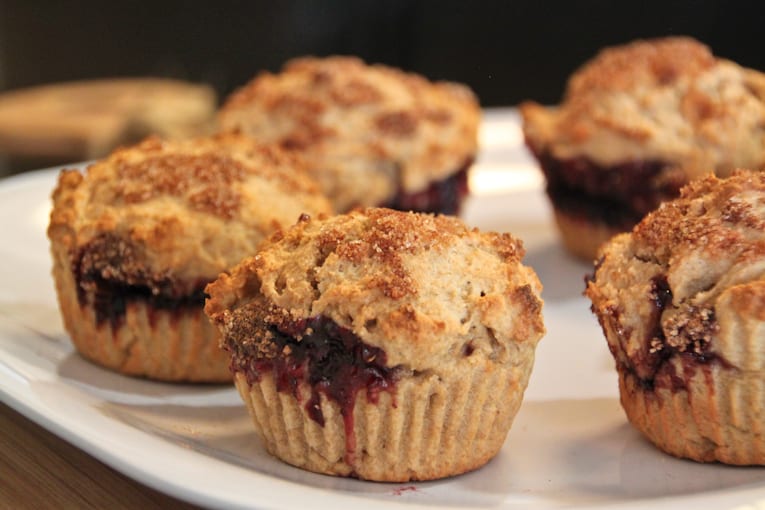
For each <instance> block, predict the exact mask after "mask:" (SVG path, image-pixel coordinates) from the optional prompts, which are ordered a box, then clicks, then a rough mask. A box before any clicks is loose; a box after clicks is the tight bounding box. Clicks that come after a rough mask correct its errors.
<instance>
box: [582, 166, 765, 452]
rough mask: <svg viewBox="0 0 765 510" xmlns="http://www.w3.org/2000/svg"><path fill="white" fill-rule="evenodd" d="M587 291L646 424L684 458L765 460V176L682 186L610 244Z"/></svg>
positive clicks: (636, 413) (634, 417)
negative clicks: (677, 195)
mask: <svg viewBox="0 0 765 510" xmlns="http://www.w3.org/2000/svg"><path fill="white" fill-rule="evenodd" d="M586 295H587V296H588V297H589V298H590V299H591V300H592V309H593V311H594V312H595V314H596V315H597V317H598V320H599V321H600V324H601V326H602V328H603V332H604V333H605V336H606V340H607V341H608V346H609V348H610V350H611V352H612V353H613V355H614V358H615V360H616V369H617V371H618V373H619V390H620V394H621V402H622V406H623V407H624V410H625V412H626V414H627V417H628V418H629V421H630V422H632V424H633V425H634V426H635V427H636V428H637V429H638V430H639V431H640V432H642V433H643V434H644V435H645V436H646V437H647V438H648V439H650V440H651V441H652V442H653V443H654V444H656V445H657V446H658V447H659V448H660V449H662V450H664V451H665V452H668V453H670V454H672V455H675V456H678V457H686V458H690V459H693V460H697V461H701V462H711V461H720V462H724V463H728V464H765V434H763V428H765V407H764V406H765V174H763V173H761V172H747V171H736V172H735V173H734V174H733V176H731V177H729V178H725V179H721V178H717V177H715V176H711V175H710V176H707V177H705V178H702V179H700V180H698V181H695V182H692V183H691V184H689V185H687V186H686V187H684V188H683V189H682V191H681V195H680V198H678V199H676V200H674V201H670V202H666V203H664V204H663V205H661V206H660V207H659V209H658V210H656V211H655V212H653V213H651V214H649V215H648V216H647V217H646V218H645V219H644V220H643V221H641V222H640V223H639V224H638V225H637V226H636V227H635V229H634V230H633V231H632V232H631V233H624V234H619V235H617V236H615V237H614V238H613V239H612V240H611V241H609V242H608V243H606V244H605V245H604V246H603V248H602V249H601V252H600V260H599V262H598V263H597V266H596V268H595V274H594V276H593V277H592V280H591V281H590V282H589V283H588V285H587V290H586Z"/></svg>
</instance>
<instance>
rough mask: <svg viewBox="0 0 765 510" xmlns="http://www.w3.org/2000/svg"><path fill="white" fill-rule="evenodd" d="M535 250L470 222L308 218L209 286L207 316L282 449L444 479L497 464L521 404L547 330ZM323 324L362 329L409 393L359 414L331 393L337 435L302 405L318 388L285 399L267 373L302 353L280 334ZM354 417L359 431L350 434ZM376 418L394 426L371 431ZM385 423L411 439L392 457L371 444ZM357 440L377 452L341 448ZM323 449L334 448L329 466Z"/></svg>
mask: <svg viewBox="0 0 765 510" xmlns="http://www.w3.org/2000/svg"><path fill="white" fill-rule="evenodd" d="M523 255H524V250H523V247H522V244H521V243H520V241H518V240H516V239H515V238H513V237H512V236H510V235H509V234H496V233H481V232H478V231H477V230H470V229H468V228H466V227H465V225H464V224H463V223H461V222H460V221H459V220H457V219H456V218H452V217H447V216H431V215H425V214H417V213H404V212H398V211H392V210H389V209H378V208H368V209H363V210H356V211H353V212H351V213H348V214H345V215H340V216H336V217H333V218H330V219H327V220H324V221H315V220H311V219H305V220H304V221H301V222H300V223H299V224H297V225H296V226H294V227H293V228H291V229H290V230H288V231H286V232H283V233H279V234H276V235H274V236H272V238H271V239H269V240H268V241H266V242H265V243H263V245H262V246H261V249H260V251H259V252H258V253H257V255H255V256H254V257H251V258H249V259H247V260H245V261H243V262H242V263H241V264H239V265H238V266H237V267H236V268H234V269H233V270H232V271H230V272H229V273H227V274H222V275H221V276H220V277H219V278H218V280H216V281H215V282H214V283H212V284H210V285H208V287H207V292H208V294H209V296H210V298H209V299H208V301H207V303H206V306H205V311H206V313H207V314H208V315H209V316H210V317H211V319H212V321H213V322H214V323H215V324H216V325H217V326H218V327H219V328H220V329H221V331H222V333H223V343H224V345H225V346H226V347H227V349H228V350H229V351H230V352H231V355H232V369H233V370H234V372H235V376H236V380H237V385H238V387H239V389H240V392H241V393H242V396H243V398H244V399H245V402H248V405H249V406H251V410H252V412H253V415H254V416H253V418H254V420H255V423H256V427H257V428H258V431H259V433H260V434H261V435H262V437H263V438H264V441H265V442H266V445H267V448H268V449H269V451H271V452H272V453H274V454H275V455H277V456H278V457H280V458H282V459H283V460H285V461H287V462H289V463H292V464H295V465H299V466H301V467H304V468H306V469H311V470H315V471H320V472H326V473H331V474H339V475H354V476H359V477H361V478H369V479H375V480H389V481H404V480H409V479H431V478H439V477H444V476H450V475H454V474H458V473H461V472H464V471H466V470H469V469H475V468H477V467H479V466H480V465H482V464H483V463H485V462H487V461H488V459H490V458H491V457H493V456H494V455H495V454H496V452H497V451H498V450H499V448H500V447H501V446H502V444H503V442H504V439H505V436H506V434H507V431H508V430H509V428H510V425H511V423H512V420H513V418H514V416H515V413H516V412H517V409H518V407H519V406H520V403H521V399H522V395H523V391H524V389H525V387H526V384H527V382H528V377H529V374H530V371H531V366H532V364H533V357H534V349H535V347H536V344H537V342H538V340H539V339H540V337H541V336H542V335H543V333H544V325H543V322H542V315H541V308H542V300H541V298H540V297H539V293H540V291H541V284H540V283H539V280H538V278H537V276H536V274H535V273H534V272H533V270H532V269H530V268H528V267H525V266H523V265H522V264H521V259H522V257H523ZM315 317H322V318H326V319H328V320H330V321H332V323H334V324H336V325H337V326H338V327H339V328H341V329H342V330H344V331H348V332H349V333H350V334H352V335H354V337H355V338H357V339H358V340H359V342H361V344H362V345H364V346H365V349H366V350H367V351H369V352H377V351H376V349H379V352H380V354H379V355H376V359H377V361H378V362H379V361H380V360H384V366H382V367H379V369H378V370H377V372H378V373H379V372H383V371H385V372H386V373H387V372H390V373H391V374H393V377H394V379H395V382H394V383H393V384H394V386H395V389H394V390H392V391H380V392H379V394H378V396H376V397H375V398H376V399H378V400H377V401H375V402H371V401H368V400H367V398H368V392H359V393H358V396H357V397H356V399H355V400H354V401H353V406H352V409H351V410H350V411H348V412H347V413H346V414H345V415H344V414H343V413H344V410H343V408H342V406H339V405H338V404H337V403H335V402H334V401H332V400H331V399H326V398H322V399H321V411H322V413H323V415H324V416H328V417H330V418H328V419H327V425H326V428H321V427H316V424H315V423H311V422H312V420H311V417H310V414H309V413H308V412H307V408H306V406H305V405H304V403H305V402H304V400H301V398H299V397H298V396H299V395H308V394H311V390H310V388H305V387H303V386H301V387H300V388H302V389H298V390H296V391H295V392H294V393H292V394H289V395H288V394H284V393H279V392H277V391H276V390H275V389H273V384H274V383H273V382H267V381H272V377H271V375H270V373H265V374H264V373H263V372H262V371H258V369H257V368H253V367H257V366H258V365H257V364H258V363H260V362H262V361H264V360H270V359H272V358H282V357H285V356H286V357H289V356H290V355H291V351H290V349H284V348H283V347H281V346H280V344H276V343H275V341H274V333H273V331H275V330H274V329H273V328H274V327H276V329H277V330H279V331H287V330H290V326H289V324H296V323H301V321H303V322H304V321H305V320H307V319H311V318H315ZM243 324H249V326H248V327H244V326H243ZM309 334H313V333H306V335H309ZM295 341H296V342H298V343H299V342H300V341H301V339H300V335H298V338H297V340H295ZM303 341H304V340H303ZM252 372H254V373H255V374H256V375H255V376H253V375H252ZM274 377H276V376H274ZM277 380H279V379H278V378H277ZM301 381H302V379H301ZM299 384H303V382H300V383H299ZM299 384H298V385H299ZM328 384H331V381H330V382H328ZM487 385H488V386H487ZM306 386H307V385H306ZM417 388H419V389H417ZM500 388H501V390H500ZM495 390H497V391H495ZM399 391H401V392H403V393H402V394H401V395H400V394H399ZM287 393H289V392H287ZM404 393H405V394H404ZM280 395H281V396H280ZM364 395H367V396H364ZM383 395H385V396H383ZM468 395H472V397H468ZM303 399H305V397H303ZM287 401H289V402H290V403H289V404H287ZM452 401H453V402H454V407H450V406H451V403H452ZM476 401H480V405H479V406H478V407H475V406H474V404H475V402H476ZM269 402H270V403H269ZM279 402H281V404H279ZM434 403H437V405H435V404H434ZM431 404H433V406H431ZM288 405H289V406H290V409H294V410H295V413H299V414H300V417H301V418H300V419H299V420H297V421H299V422H300V425H296V424H295V421H296V420H295V417H294V416H291V417H290V416H284V417H280V416H275V417H274V416H272V413H276V414H277V415H279V414H280V412H281V409H282V406H284V407H286V406H288ZM476 405H478V404H476ZM487 410H489V411H487ZM412 413H413V414H412ZM486 413H488V415H487V414H486ZM348 415H351V416H354V417H355V420H356V422H358V427H356V426H355V425H354V426H352V427H351V428H350V429H349V428H348V427H345V428H344V427H343V423H342V418H345V419H347V416H348ZM269 416H272V417H270V418H269ZM359 416H365V417H367V418H364V419H363V420H362V419H361V418H359ZM371 416H376V417H377V418H374V420H378V419H379V420H382V421H380V422H377V421H375V422H374V423H372V424H370V422H369V420H371V419H372V418H370V417H371ZM410 419H411V420H413V421H412V423H417V424H418V425H417V426H418V427H420V428H419V430H420V432H418V433H417V436H418V438H417V439H416V441H415V440H414V439H411V440H412V441H413V442H412V443H411V445H409V447H407V446H406V445H407V442H408V441H410V439H407V438H408V437H409V436H408V435H407V434H409V433H410V431H409V430H405V429H406V427H404V428H403V429H402V427H401V424H402V423H409V422H408V421H406V420H410ZM280 420H284V428H285V429H287V430H293V431H294V430H298V431H300V430H303V431H305V432H304V433H298V432H295V434H296V435H298V436H300V438H297V439H294V441H295V443H294V444H293V443H292V442H287V443H283V441H282V444H279V441H278V440H279V437H280V436H281V435H282V433H281V432H279V431H278V430H272V427H275V425H274V423H277V422H278V423H281V422H280ZM333 420H335V421H333ZM338 420H340V421H338ZM385 420H393V421H392V422H391V423H392V425H391V426H392V427H394V430H391V431H390V434H392V435H393V436H395V437H389V436H387V434H388V432H386V433H385V434H386V437H387V439H385V440H386V441H391V442H395V444H399V443H401V448H399V449H397V450H395V451H393V452H388V453H387V454H385V448H382V450H381V449H380V445H379V444H374V442H375V441H376V440H377V439H375V438H370V437H367V435H368V434H369V433H375V432H374V430H378V431H380V432H379V433H380V434H382V431H384V430H386V429H385V428H384V427H387V425H385ZM398 420H404V421H400V422H399V421H398ZM444 420H447V421H448V423H445V422H444ZM396 423H398V425H395V424H396ZM378 425H379V426H378ZM395 427H398V428H395ZM422 427H426V429H424V430H423V429H422ZM370 430H371V431H372V432H370ZM395 430H398V432H395ZM333 431H334V432H333ZM351 434H353V435H355V437H356V439H355V440H354V441H353V442H354V443H355V444H356V445H358V444H360V443H364V442H365V441H368V442H371V443H364V444H365V445H368V446H364V452H365V455H355V456H348V455H347V454H348V451H349V450H350V447H344V448H336V447H330V446H328V445H330V444H332V445H337V444H346V445H347V443H343V441H346V442H347V441H348V437H350V435H351ZM375 434H376V433H375ZM396 434H400V435H399V436H396ZM338 435H339V439H338V437H337V436H338ZM317 437H320V438H321V440H318V439H317V440H316V444H312V443H311V441H313V439H311V438H317ZM381 437H382V436H381ZM428 437H431V439H432V440H428V441H425V439H424V438H428ZM290 438H291V439H290V441H293V438H292V436H290ZM305 438H307V439H305ZM282 439H283V440H286V439H285V438H282ZM381 440H382V439H381ZM306 441H307V442H308V445H306V444H304V443H305V442H306ZM425 442H428V443H429V445H424V444H423V443H425ZM430 443H433V444H430ZM391 444H392V443H391ZM420 448H423V450H422V452H421V453H422V455H420V454H419V453H420V450H419V449H420ZM439 448H440V450H439ZM312 451H319V452H327V453H326V455H320V456H321V459H317V458H315V457H316V456H315V455H314V456H313V457H311V456H310V454H309V453H308V452H312ZM355 451H356V452H360V451H361V449H360V448H359V447H358V446H357V447H356V448H355ZM439 451H440V452H441V453H440V454H439ZM296 452H297V453H296ZM375 452H376V453H375ZM386 455H387V458H386V457H385V456H386ZM309 457H311V458H309ZM312 459H313V460H312ZM425 459H427V462H426V461H425Z"/></svg>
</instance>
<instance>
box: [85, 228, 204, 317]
mask: <svg viewBox="0 0 765 510" xmlns="http://www.w3.org/2000/svg"><path fill="white" fill-rule="evenodd" d="M133 252H134V249H133V248H132V247H130V246H127V245H125V244H124V243H123V242H122V241H121V240H119V239H118V238H115V237H113V236H109V235H103V236H100V237H97V238H95V239H94V240H93V241H91V242H90V243H89V244H87V245H85V246H83V248H82V249H81V250H80V252H79V254H78V256H77V257H76V258H75V260H74V263H73V265H72V270H73V273H74V278H75V281H76V284H77V299H78V301H79V303H80V305H82V306H92V307H93V309H94V311H95V315H96V321H97V323H98V324H101V323H103V322H105V321H109V322H110V323H111V325H112V327H113V328H116V327H118V326H120V325H121V322H122V321H123V319H124V317H125V310H126V309H127V305H128V304H129V303H131V302H143V303H145V304H146V305H147V306H148V307H150V309H156V310H166V311H168V310H169V311H177V312H179V313H182V312H185V311H187V310H189V309H198V310H201V309H202V307H203V306H204V302H205V298H206V297H207V295H206V294H205V292H204V287H205V285H206V283H207V282H198V283H196V284H195V285H193V286H192V287H191V289H192V290H191V291H190V292H183V293H180V292H179V291H178V289H177V282H173V281H171V280H170V279H168V278H161V279H156V278H151V277H149V276H147V275H146V274H145V272H144V271H143V270H141V269H139V268H138V266H139V265H138V264H136V263H135V260H134V258H135V257H134V253H133ZM174 284H175V285H174ZM149 319H150V320H153V317H151V316H150V317H149Z"/></svg>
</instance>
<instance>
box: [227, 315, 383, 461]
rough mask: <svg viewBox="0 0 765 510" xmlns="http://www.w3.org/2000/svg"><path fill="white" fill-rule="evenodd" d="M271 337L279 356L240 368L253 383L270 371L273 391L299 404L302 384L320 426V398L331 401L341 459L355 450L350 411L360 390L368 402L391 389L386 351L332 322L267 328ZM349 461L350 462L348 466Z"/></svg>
mask: <svg viewBox="0 0 765 510" xmlns="http://www.w3.org/2000/svg"><path fill="white" fill-rule="evenodd" d="M269 331H270V333H271V334H272V335H273V338H272V339H271V340H272V341H273V343H274V344H275V346H276V348H277V350H278V352H281V353H283V354H284V355H279V356H276V357H274V358H260V359H256V360H255V362H254V363H252V364H250V365H249V366H247V367H233V368H234V370H237V369H238V368H244V369H245V373H246V376H247V378H248V380H249V381H250V382H251V383H252V382H253V381H255V380H258V379H259V378H260V377H261V375H262V374H264V373H267V372H268V371H273V375H274V378H275V380H276V387H277V390H278V391H282V392H285V391H289V392H291V393H292V394H293V395H295V397H296V398H298V399H299V400H300V399H301V396H300V395H299V394H298V386H299V384H300V382H301V381H305V382H307V383H308V385H309V386H310V388H311V394H310V395H309V396H308V398H307V399H306V401H305V404H304V405H305V409H306V412H307V413H308V416H310V418H311V419H312V420H314V421H315V422H316V423H318V424H319V425H321V426H324V414H323V413H322V410H321V406H320V402H321V395H322V394H323V395H324V397H325V398H326V399H328V400H331V401H334V402H335V403H337V404H338V406H339V407H340V412H341V414H342V416H343V422H344V428H345V438H346V459H347V460H349V461H350V459H352V457H353V453H354V451H355V446H356V440H355V436H354V434H353V426H354V423H353V408H354V404H355V401H356V396H357V395H358V393H359V392H360V391H365V392H366V397H367V400H368V401H369V402H373V403H376V402H377V401H378V398H379V394H380V392H381V391H388V392H392V391H393V390H394V388H395V377H394V370H393V369H391V368H389V367H387V366H386V355H385V351H383V350H382V349H379V348H377V347H373V346H371V345H368V344H366V343H364V342H363V341H362V340H361V339H359V337H357V336H356V335H355V334H353V332H351V331H350V330H349V329H347V328H343V327H341V326H338V325H337V324H336V323H335V322H334V321H332V320H331V319H328V318H325V317H322V316H318V317H313V318H309V319H303V320H300V321H296V322H292V323H288V324H280V325H279V326H275V325H272V326H270V328H269ZM349 463H350V462H349Z"/></svg>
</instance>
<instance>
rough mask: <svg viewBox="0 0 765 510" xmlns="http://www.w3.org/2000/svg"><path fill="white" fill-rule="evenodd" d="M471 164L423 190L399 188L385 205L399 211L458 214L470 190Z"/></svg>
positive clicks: (468, 163)
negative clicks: (469, 172) (412, 191)
mask: <svg viewBox="0 0 765 510" xmlns="http://www.w3.org/2000/svg"><path fill="white" fill-rule="evenodd" d="M471 164H472V160H471V161H468V162H467V163H466V164H465V165H463V166H462V168H461V169H460V170H459V171H458V172H457V173H455V174H452V175H450V176H449V177H447V178H446V179H443V180H441V181H438V182H432V183H431V184H430V186H428V187H427V188H425V189H424V190H422V191H418V192H416V193H407V192H405V191H404V190H403V189H401V188H399V190H398V191H397V192H396V195H395V196H394V197H393V198H392V199H391V200H390V202H388V203H387V204H385V205H384V207H388V208H390V209H397V210H399V211H416V212H425V213H436V214H439V213H440V214H451V215H457V214H459V212H460V206H461V205H462V201H463V200H464V198H465V197H466V196H467V194H468V191H469V190H468V168H470V165H471Z"/></svg>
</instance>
